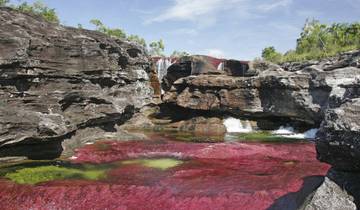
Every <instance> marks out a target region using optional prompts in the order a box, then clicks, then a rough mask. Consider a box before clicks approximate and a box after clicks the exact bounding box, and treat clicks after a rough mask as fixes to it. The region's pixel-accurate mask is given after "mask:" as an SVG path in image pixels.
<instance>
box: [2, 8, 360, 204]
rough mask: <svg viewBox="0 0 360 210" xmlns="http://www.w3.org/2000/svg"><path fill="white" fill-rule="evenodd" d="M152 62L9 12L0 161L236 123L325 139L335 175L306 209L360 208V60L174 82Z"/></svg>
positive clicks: (210, 65) (140, 52)
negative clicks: (284, 127)
mask: <svg viewBox="0 0 360 210" xmlns="http://www.w3.org/2000/svg"><path fill="white" fill-rule="evenodd" d="M150 60H151V59H150V58H149V57H148V55H147V54H146V52H145V49H143V48H142V47H140V46H138V45H137V44H134V43H131V42H128V41H124V40H119V39H113V38H110V37H108V36H106V35H104V34H101V33H99V32H94V31H89V30H83V29H75V28H69V27H64V26H61V25H58V24H53V23H48V22H46V21H44V20H43V19H42V18H41V17H37V16H33V15H29V14H24V13H19V12H17V11H15V10H13V9H10V8H3V7H0V159H2V160H3V161H9V160H14V159H15V160H18V159H24V158H29V159H52V158H57V157H59V156H61V155H64V154H70V153H71V150H73V149H75V148H78V147H80V146H81V145H84V144H85V143H86V142H92V141H96V140H103V139H106V138H109V139H117V138H121V139H127V138H142V136H141V135H138V134H136V132H129V131H131V130H141V129H147V130H163V129H165V130H175V131H185V132H195V133H208V134H209V133H210V131H211V132H213V133H211V134H212V135H218V134H223V133H225V132H226V130H225V127H224V125H223V120H224V118H225V117H227V116H232V117H236V118H240V119H246V120H251V121H252V122H254V124H256V125H255V126H256V127H257V128H258V129H261V130H273V129H277V128H279V127H280V126H282V125H290V126H293V127H295V128H296V129H298V130H299V131H305V130H307V129H310V128H319V132H318V133H317V136H316V148H317V152H318V159H319V160H320V161H323V162H326V163H329V164H331V165H332V166H333V169H331V170H330V171H329V174H328V177H327V178H326V179H325V182H324V183H323V185H322V186H321V187H320V188H319V189H318V190H317V191H316V192H315V193H314V195H313V197H311V198H309V200H310V202H309V204H307V205H304V209H337V208H338V207H341V209H356V205H360V204H359V201H360V197H359V192H360V188H359V187H360V185H359V184H358V181H356V180H357V178H358V177H359V173H358V172H359V169H360V164H359V163H360V161H359V159H360V144H359V142H360V121H359V120H360V51H352V52H348V53H343V54H341V55H339V56H336V57H332V58H328V59H324V60H321V61H308V62H302V63H286V64H283V65H281V66H279V65H275V64H271V63H266V62H261V61H254V62H250V63H248V62H244V61H236V60H219V59H215V58H211V57H207V56H189V57H184V58H181V59H180V60H179V61H177V62H176V63H175V64H173V65H172V66H171V67H170V68H169V69H168V71H167V74H166V75H165V76H164V77H163V80H162V81H158V80H157V78H158V77H157V75H156V74H157V70H156V69H155V65H153V64H152V63H151V61H150ZM160 84H161V88H162V89H163V90H164V91H165V93H164V94H163V95H162V96H161V97H162V99H161V100H159V97H160V94H161V90H160ZM154 93H155V94H154ZM329 200H331V201H333V202H328V201H329Z"/></svg>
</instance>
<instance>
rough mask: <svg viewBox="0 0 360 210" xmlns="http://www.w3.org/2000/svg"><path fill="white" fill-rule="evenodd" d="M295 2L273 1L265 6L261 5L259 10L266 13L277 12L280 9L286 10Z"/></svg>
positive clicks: (288, 0) (290, 0)
mask: <svg viewBox="0 0 360 210" xmlns="http://www.w3.org/2000/svg"><path fill="white" fill-rule="evenodd" d="M292 1H293V0H277V1H272V2H270V3H265V4H260V5H259V6H258V9H259V10H261V11H264V12H268V11H271V10H275V9H278V8H281V7H282V8H284V7H287V6H289V5H290V4H291V3H292Z"/></svg>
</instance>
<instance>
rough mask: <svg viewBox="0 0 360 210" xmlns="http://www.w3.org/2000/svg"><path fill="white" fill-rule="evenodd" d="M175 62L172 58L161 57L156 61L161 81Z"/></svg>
mask: <svg viewBox="0 0 360 210" xmlns="http://www.w3.org/2000/svg"><path fill="white" fill-rule="evenodd" d="M172 64H173V62H172V60H171V58H160V59H159V60H158V61H157V62H156V71H157V74H158V78H159V81H160V82H161V80H162V78H163V77H164V76H165V75H166V73H167V69H168V68H169V67H170V66H171V65H172Z"/></svg>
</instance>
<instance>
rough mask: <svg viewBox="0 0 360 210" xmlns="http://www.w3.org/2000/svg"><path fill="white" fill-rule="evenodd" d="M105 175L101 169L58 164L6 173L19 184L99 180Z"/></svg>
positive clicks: (7, 176)
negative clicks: (60, 165) (67, 166)
mask: <svg viewBox="0 0 360 210" xmlns="http://www.w3.org/2000/svg"><path fill="white" fill-rule="evenodd" d="M104 176H105V171H104V170H101V169H94V168H91V169H89V170H80V169H75V168H65V167H58V166H38V167H31V168H23V169H19V170H16V171H15V172H10V173H7V174H6V175H5V177H6V178H8V179H10V180H12V181H14V182H16V183H18V184H37V183H41V182H47V181H52V180H64V179H87V180H98V179H100V178H103V177H104Z"/></svg>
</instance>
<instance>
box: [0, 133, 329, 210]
mask: <svg viewBox="0 0 360 210" xmlns="http://www.w3.org/2000/svg"><path fill="white" fill-rule="evenodd" d="M155 139H156V138H155ZM76 157H77V158H76V159H75V160H72V161H73V163H92V164H103V163H112V162H116V161H121V160H128V159H134V158H164V157H165V158H176V159H180V160H183V161H184V162H183V163H182V164H180V165H177V166H175V167H172V168H170V169H167V170H160V169H156V168H149V167H145V166H142V165H136V164H128V165H121V166H119V167H116V168H113V169H111V170H109V171H108V176H107V177H108V178H107V179H105V180H100V181H85V180H62V181H50V182H45V183H41V184H37V185H19V184H15V183H13V182H11V181H9V180H5V179H2V180H1V179H0V187H1V190H0V203H1V206H0V209H119V210H122V209H124V210H125V209H129V210H130V209H131V210H132V209H139V210H142V209H144V210H147V209H148V210H161V209H179V210H181V209H184V210H185V209H194V210H203V209H204V210H212V209H216V210H221V209H240V210H241V209H244V210H251V209H254V210H261V209H296V208H297V207H299V206H300V205H301V204H302V202H303V201H304V199H305V197H306V196H307V195H308V194H310V193H311V191H313V190H314V189H315V188H316V187H317V186H318V185H319V184H320V183H321V180H322V179H323V178H322V177H323V176H324V175H325V174H326V172H327V171H328V169H329V166H328V165H325V164H322V163H320V162H318V161H317V160H316V152H315V148H314V145H313V144H312V143H286V144H262V143H215V144H207V143H203V144H201V143H182V142H176V141H171V140H169V139H164V138H162V139H161V138H160V139H156V140H151V141H130V142H119V141H114V142H101V143H97V144H94V145H88V146H86V147H84V148H81V149H79V150H78V151H77V154H76Z"/></svg>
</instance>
